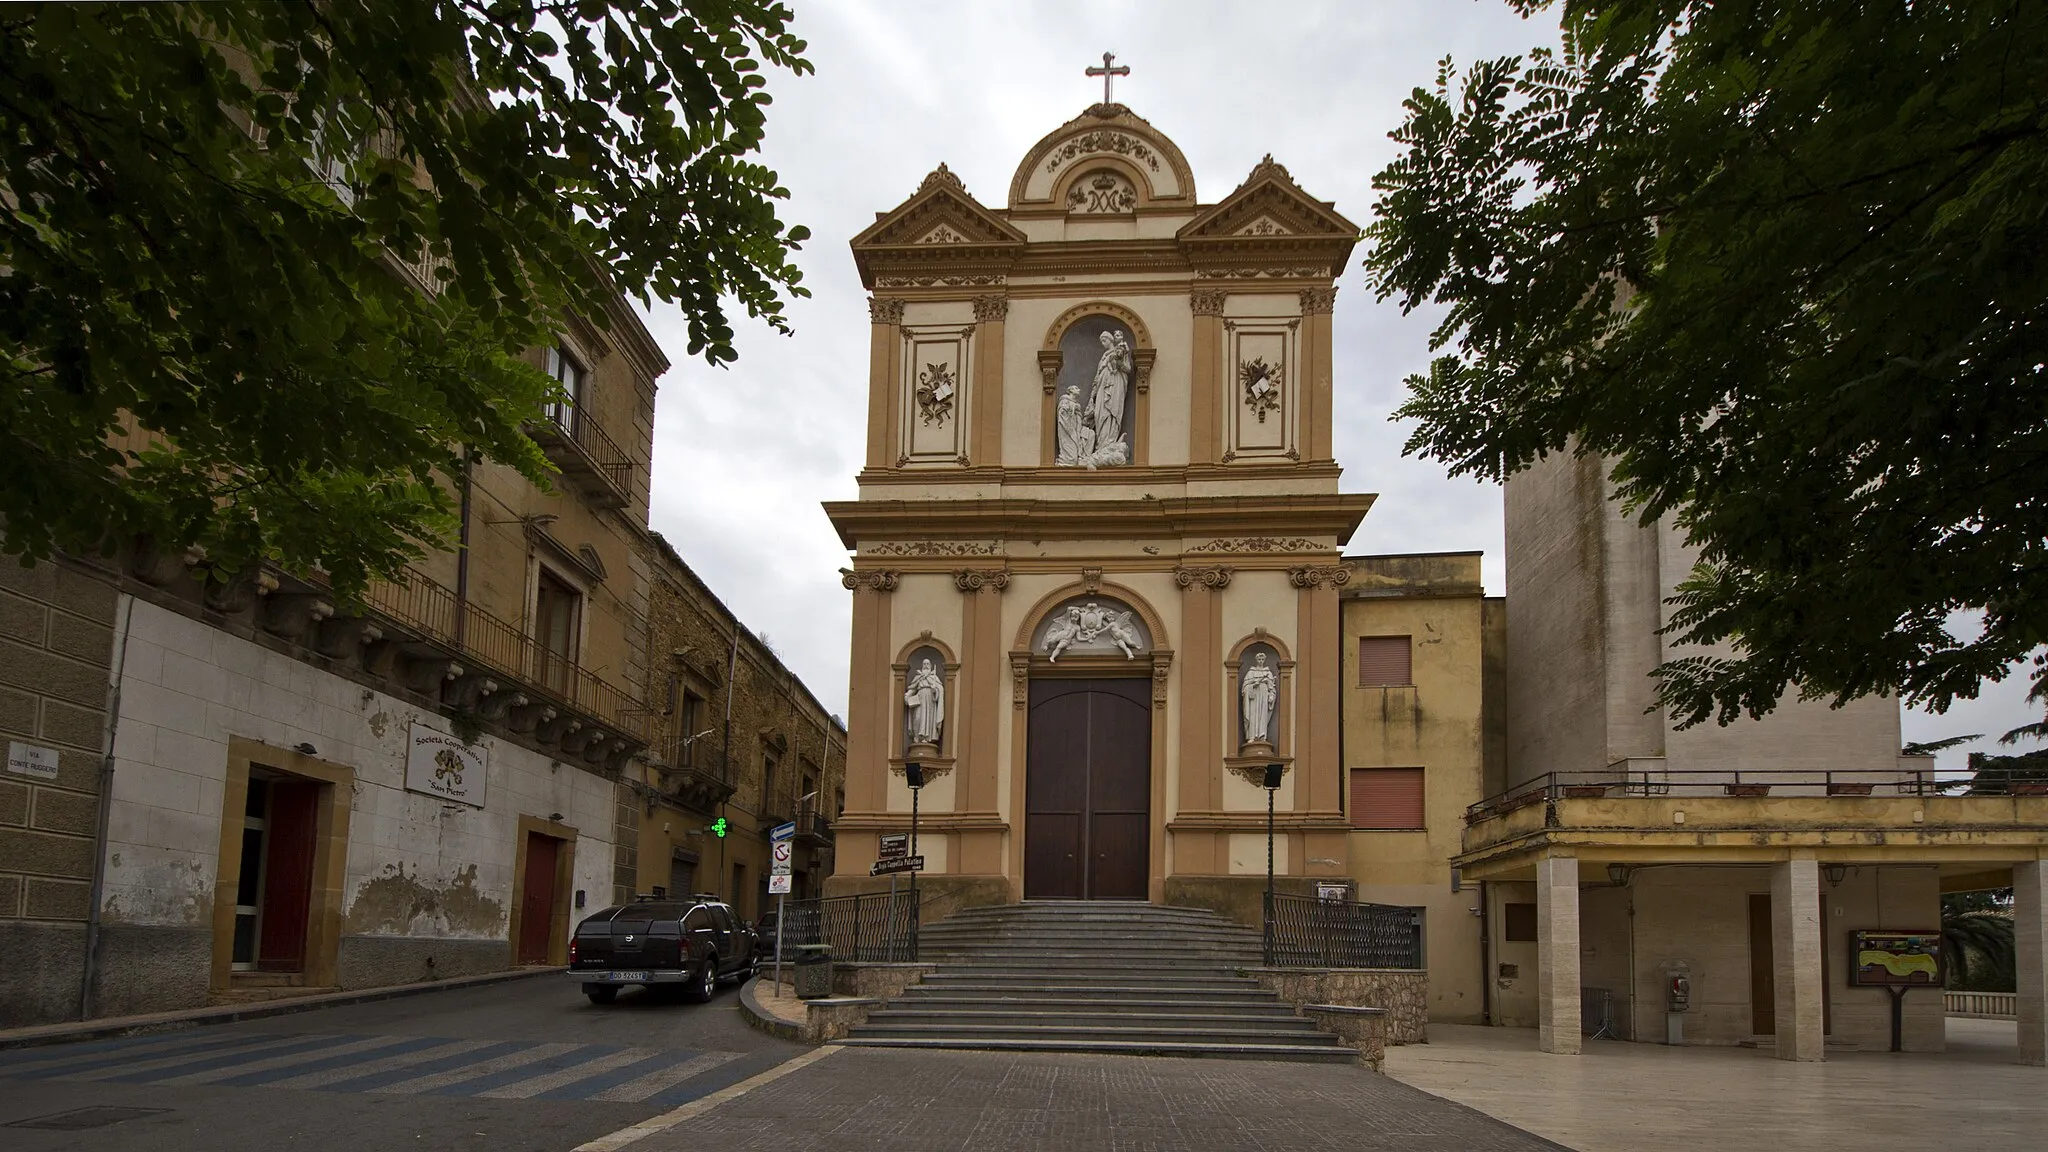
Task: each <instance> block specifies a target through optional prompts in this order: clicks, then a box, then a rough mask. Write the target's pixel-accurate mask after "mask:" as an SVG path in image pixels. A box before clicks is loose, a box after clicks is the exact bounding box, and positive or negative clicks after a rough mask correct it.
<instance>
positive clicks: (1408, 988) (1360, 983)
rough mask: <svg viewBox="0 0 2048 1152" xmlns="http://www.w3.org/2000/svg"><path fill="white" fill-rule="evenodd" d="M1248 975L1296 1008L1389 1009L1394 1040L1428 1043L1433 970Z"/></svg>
mask: <svg viewBox="0 0 2048 1152" xmlns="http://www.w3.org/2000/svg"><path fill="white" fill-rule="evenodd" d="M1244 974H1245V975H1247V976H1250V977H1253V978H1254V979H1256V980H1257V981H1258V982H1259V983H1260V984H1261V985H1263V986H1265V987H1266V988H1268V989H1270V990H1271V991H1273V992H1275V993H1277V994H1279V997H1280V998H1281V999H1282V1000H1285V1001H1287V1002H1288V1003H1290V1004H1293V1005H1295V1006H1296V1007H1306V1006H1308V1005H1310V1004H1338V1005H1343V1006H1344V1007H1347V1008H1384V1009H1386V1010H1387V1014H1386V1015H1385V1016H1384V1017H1382V1019H1383V1020H1385V1021H1386V1042H1387V1043H1389V1044H1424V1043H1427V1042H1428V1041H1429V973H1428V972H1426V971H1423V970H1422V969H1420V968H1247V969H1245V970H1244Z"/></svg>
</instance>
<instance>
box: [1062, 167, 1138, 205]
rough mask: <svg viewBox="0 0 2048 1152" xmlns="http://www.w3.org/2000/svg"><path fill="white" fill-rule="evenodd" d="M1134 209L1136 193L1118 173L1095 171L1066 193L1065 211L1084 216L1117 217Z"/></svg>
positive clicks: (1077, 182) (1076, 182) (1103, 170)
mask: <svg viewBox="0 0 2048 1152" xmlns="http://www.w3.org/2000/svg"><path fill="white" fill-rule="evenodd" d="M1137 207H1138V190H1137V188H1136V187H1135V186H1134V185H1132V183H1131V182H1130V181H1129V180H1127V179H1125V178H1124V177H1123V176H1121V175H1119V174H1118V173H1115V172H1112V171H1110V170H1109V169H1107V168H1101V169H1097V170H1096V171H1094V172H1090V173H1088V174H1087V175H1085V176H1083V177H1081V178H1080V179H1079V180H1076V181H1074V184H1073V186H1072V187H1071V188H1069V189H1067V211H1069V212H1077V213H1081V214H1084V215H1121V214H1123V213H1126V212H1131V211H1135V210H1136V209H1137Z"/></svg>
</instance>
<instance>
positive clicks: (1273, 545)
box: [1188, 536, 1330, 552]
mask: <svg viewBox="0 0 2048 1152" xmlns="http://www.w3.org/2000/svg"><path fill="white" fill-rule="evenodd" d="M1329 549H1330V545H1328V544H1318V543H1316V542H1315V541H1313V540H1308V539H1304V538H1302V537H1300V536H1243V537H1239V538H1237V539H1233V540H1211V541H1209V542H1208V543H1207V544H1197V545H1195V546H1194V547H1193V548H1190V549H1188V551H1190V552H1326V551H1329Z"/></svg>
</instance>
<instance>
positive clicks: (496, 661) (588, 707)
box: [364, 569, 649, 766]
mask: <svg viewBox="0 0 2048 1152" xmlns="http://www.w3.org/2000/svg"><path fill="white" fill-rule="evenodd" d="M364 601H365V603H366V604H367V605H368V606H369V608H370V609H371V610H372V611H373V612H375V613H376V615H377V616H379V617H382V618H383V619H384V620H387V621H389V622H390V623H391V624H392V625H394V626H395V634H387V635H386V636H385V637H384V639H383V640H382V641H380V643H382V644H385V645H388V646H392V647H395V649H396V653H397V655H396V660H395V665H396V670H397V673H398V674H399V675H400V676H402V677H403V678H404V679H405V680H406V682H407V686H408V687H411V688H413V689H414V690H415V691H420V692H426V693H428V694H438V695H439V697H440V699H441V700H442V702H443V703H445V704H448V705H451V706H453V707H455V708H458V709H461V710H463V711H467V712H471V713H473V714H475V715H476V716H478V717H480V718H482V719H484V720H489V721H491V722H493V723H497V724H502V725H503V726H504V727H506V728H507V729H509V730H510V731H511V732H513V733H514V734H516V735H521V736H525V737H528V738H529V739H532V740H535V741H537V742H539V743H542V744H544V745H548V746H550V747H551V748H554V749H557V750H559V751H560V752H561V753H562V754H564V755H566V756H568V757H571V758H579V759H582V760H584V761H586V762H588V763H591V764H606V765H612V766H616V765H617V764H619V763H620V762H622V761H623V760H624V759H625V758H626V757H627V756H630V755H631V754H633V753H634V752H637V751H639V750H640V749H642V748H645V747H647V745H648V743H649V731H648V729H649V723H648V721H649V716H648V711H647V709H646V707H645V706H643V705H642V704H641V703H640V701H639V700H638V699H637V698H635V697H634V696H633V695H632V694H631V693H629V692H627V691H626V690H624V689H622V688H620V687H618V686H617V685H614V684H612V683H611V682H609V681H607V680H605V679H604V678H603V677H601V676H598V675H597V674H595V673H593V672H591V671H590V670H588V669H586V668H584V667H582V666H581V665H579V664H577V663H575V662H574V661H570V660H565V659H563V658H562V657H561V656H559V655H557V654H555V653H553V652H550V651H548V650H547V649H545V648H542V647H541V646H540V645H539V644H537V643H535V642H534V640H533V639H532V638H531V637H529V636H527V635H526V633H525V632H524V631H523V630H521V629H520V628H518V627H516V626H514V625H512V624H509V623H507V622H506V621H504V620H501V619H499V618H498V617H496V616H494V615H492V614H491V613H489V612H486V611H484V610H483V609H481V608H478V607H477V606H476V605H474V604H467V605H464V604H460V603H458V602H457V600H456V598H455V593H453V592H452V591H450V590H448V589H447V588H444V587H442V586H441V585H440V584H437V583H435V582H434V581H433V580H430V579H428V578H427V577H426V576H425V575H422V574H421V573H419V572H416V571H413V570H411V569H407V571H406V574H405V578H404V580H403V581H402V582H397V583H383V582H378V583H373V584H372V585H371V586H370V588H369V590H368V591H367V592H366V593H365V594H364Z"/></svg>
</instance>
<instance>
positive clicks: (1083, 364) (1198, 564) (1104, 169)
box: [826, 103, 1372, 916]
mask: <svg viewBox="0 0 2048 1152" xmlns="http://www.w3.org/2000/svg"><path fill="white" fill-rule="evenodd" d="M1357 236H1358V229H1357V226H1356V225H1354V224H1352V223H1351V222H1350V221H1348V220H1346V219H1345V218H1344V217H1343V216H1341V215H1339V214H1338V213H1337V212H1336V210H1335V209H1334V208H1333V207H1332V206H1331V205H1330V204H1328V203H1326V202H1323V201H1320V200H1317V199H1315V198H1314V197H1313V196H1311V195H1310V194H1309V193H1307V192H1305V191H1304V190H1302V189H1301V188H1300V187H1299V186H1297V185H1296V184H1295V183H1294V181H1293V179H1292V178H1291V177H1290V176H1289V175H1288V173H1287V170H1286V169H1285V168H1283V167H1281V166H1280V165H1279V164H1277V163H1274V162H1273V161H1272V160H1271V158H1268V159H1266V160H1264V161H1262V162H1260V163H1259V164H1257V165H1256V166H1254V167H1253V168H1252V169H1251V171H1250V173H1249V174H1248V175H1247V177H1246V179H1245V181H1244V182H1243V183H1242V184H1241V185H1240V186H1238V187H1237V188H1236V189H1234V190H1232V191H1230V192H1229V193H1228V194H1226V195H1225V196H1223V197H1221V198H1220V199H1219V200H1217V201H1215V202H1213V203H1207V204H1205V203H1202V202H1201V201H1200V200H1199V199H1198V197H1197V194H1196V190H1195V187H1194V181H1193V175H1192V172H1191V171H1190V169H1189V166H1188V163H1187V160H1186V159H1185V157H1183V156H1182V154H1181V152H1180V149H1179V148H1177V147H1176V146H1175V145H1174V143H1173V142H1172V141H1171V140H1170V139H1168V138H1167V137H1166V136H1165V135H1164V134H1162V133H1160V132H1159V131H1158V130H1157V129H1155V128H1154V127H1153V126H1152V125H1151V124H1149V123H1147V122H1146V121H1145V120H1143V119H1141V118H1139V117H1137V116H1135V115H1133V114H1132V113H1131V112H1130V111H1129V109H1127V108H1125V107H1123V106H1122V105H1119V104H1110V103H1104V104H1100V105H1096V106H1094V107H1092V108H1090V109H1088V110H1087V111H1086V112H1084V113H1083V114H1082V115H1080V116H1078V117H1076V118H1075V119H1074V120H1072V121H1069V122H1068V123H1066V124H1064V125H1062V126H1060V127H1059V128H1057V129H1055V130H1054V131H1053V132H1052V133H1050V134H1049V135H1047V136H1046V137H1045V138H1044V139H1042V140H1040V141H1039V142H1038V143H1037V144H1035V145H1034V146H1033V147H1032V148H1031V149H1030V150H1029V151H1028V152H1027V153H1026V155H1025V156H1024V157H1023V159H1022V162H1021V163H1020V164H1019V165H1018V167H1017V169H1016V174H1015V176H1014V178H1013V179H1012V181H1011V183H1010V187H1009V189H1008V193H1007V197H1006V200H1005V201H1004V203H1003V204H1002V205H1001V206H990V205H988V204H985V203H983V202H982V201H981V200H979V199H977V198H976V197H974V196H973V195H972V194H970V193H969V191H968V190H967V188H966V187H964V186H963V184H962V183H961V181H960V180H959V178H958V177H956V176H955V175H953V174H952V173H951V172H950V171H948V170H947V169H946V168H945V167H944V166H943V165H941V166H940V167H938V168H937V169H936V170H934V171H933V172H932V173H931V175H929V176H928V177H926V178H925V180H924V182H923V184H922V185H921V186H920V187H919V188H918V189H917V190H916V192H915V193H914V194H913V195H912V196H911V197H910V198H909V199H908V200H906V201H905V202H904V203H903V204H901V205H899V206H897V207H896V208H894V209H891V210H890V211H888V212H886V213H883V214H882V215H881V217H880V218H879V219H878V220H877V221H876V222H875V224H874V225H873V226H872V227H870V228H868V229H867V230H866V231H864V232H863V233H861V235H860V236H858V237H857V238H855V240H854V241H853V252H854V259H855V262H856V264H857V265H858V266H859V269H860V274H861V277H862V280H863V282H864V283H865V284H866V285H867V286H868V287H869V288H870V289H871V290H872V291H873V292H874V298H873V300H872V302H871V305H870V315H871V318H872V320H873V328H872V338H871V341H870V345H869V376H868V379H869V404H868V424H867V430H866V432H867V436H866V439H867V452H866V464H865V467H864V468H863V469H862V471H861V472H860V475H859V477H858V479H859V484H860V498H859V499H858V500H855V501H848V502H842V503H833V504H828V505H827V506H826V510H827V513H828V514H829V515H830V516H831V518H832V521H833V523H834V525H835V526H836V527H837V528H838V531H839V534H840V537H841V539H842V540H843V541H844V543H845V544H846V545H847V547H848V548H849V549H851V550H852V551H853V553H854V555H853V562H852V566H851V568H850V569H849V570H848V571H847V573H846V576H845V584H846V586H847V587H848V588H849V589H851V590H852V592H853V596H854V604H853V639H852V667H851V679H852V684H853V693H852V697H851V700H850V702H849V713H848V750H847V767H846V780H847V803H846V809H847V810H846V813H845V815H844V816H843V818H842V819H841V821H840V823H839V826H838V833H839V846H840V848H841V852H840V855H839V863H838V870H837V872H836V873H835V875H834V876H833V878H832V880H831V882H830V885H829V887H830V888H831V890H833V891H835V892H846V891H858V890H866V889H867V888H869V887H871V886H873V885H876V884H885V883H886V881H873V880H870V879H869V878H868V876H867V869H868V865H869V863H870V862H871V861H872V860H873V859H874V857H875V851H876V849H877V846H878V845H877V838H878V837H879V836H880V835H882V834H884V833H889V832H896V831H903V830H907V829H908V828H909V824H910V814H911V806H912V803H911V802H912V795H911V791H910V789H909V787H908V786H907V776H906V771H905V765H906V764H907V763H912V762H915V763H918V764H920V765H921V766H922V769H923V773H924V776H925V779H926V781H927V783H926V785H925V787H924V788H923V790H922V795H921V797H920V798H919V799H920V810H921V830H920V839H919V849H920V851H921V854H922V855H923V856H924V857H925V859H926V861H927V865H926V871H925V873H924V878H923V883H924V885H925V889H924V890H925V892H926V893H927V894H928V895H929V896H931V897H932V907H931V908H930V909H928V911H927V915H928V916H931V915H938V914H941V913H942V912H943V911H944V909H945V908H946V907H948V906H958V905H960V904H963V903H1002V902H1010V901H1016V900H1019V899H1040V898H1045V899H1053V898H1098V899H1100V898H1126V899H1136V900H1149V901H1152V902H1166V903H1176V904H1187V903H1203V904H1210V905H1212V906H1219V907H1225V906H1227V907H1231V908H1233V909H1235V910H1237V911H1238V912H1240V913H1241V914H1242V913H1244V912H1247V911H1250V912H1251V913H1252V914H1254V915H1255V914H1256V908H1257V901H1258V893H1259V892H1260V891H1261V890H1262V889H1263V887H1264V883H1265V871H1266V808H1267V793H1266V790H1265V788H1264V787H1263V786H1262V779H1263V776H1264V769H1265V766H1266V765H1267V764H1270V763H1279V764H1283V765H1284V766H1285V771H1284V776H1283V778H1282V780H1281V781H1280V787H1279V789H1278V792H1277V796H1276V797H1275V801H1276V803H1277V808H1278V827H1279V830H1280V836H1279V841H1278V844H1277V850H1276V856H1277V860H1276V863H1277V870H1278V872H1279V873H1280V874H1281V876H1282V883H1283V886H1284V887H1286V888H1288V889H1290V890H1293V891H1302V890H1313V886H1314V883H1315V882H1316V880H1317V879H1319V878H1320V879H1326V880H1338V879H1341V878H1343V877H1346V876H1348V875H1349V874H1350V870H1349V865H1348V861H1347V854H1348V851H1349V845H1350V843H1351V838H1352V833H1351V831H1350V828H1349V825H1348V823H1347V821H1346V818H1345V814H1344V799H1343V790H1344V771H1343V764H1342V762H1341V760H1340V758H1339V748H1338V727H1339V726H1338V694H1337V687H1338V678H1339V675H1340V672H1341V665H1342V657H1341V653H1340V652H1339V651H1338V639H1339V627H1338V592H1339V589H1341V588H1342V587H1343V586H1344V583H1345V581H1346V580H1347V579H1348V576H1349V570H1348V569H1347V568H1345V567H1344V566H1343V565H1342V564H1340V563H1339V562H1338V553H1339V549H1340V548H1341V547H1342V545H1343V544H1344V542H1345V541H1346V540H1348V539H1349V538H1350V536H1351V533H1352V531H1353V529H1354V528H1355V527H1356V526H1357V524H1358V523H1359V521H1360V519H1361V518H1362V517H1363V516H1364V514H1365V512H1366V509H1367V508H1368V507H1369V506H1370V504H1371V502H1372V497H1370V496H1366V495H1357V494H1348V493H1341V492H1339V491H1338V486H1337V480H1338V475H1339V468H1338V465H1337V463H1336V461H1335V460H1334V459H1333V458H1332V455H1331V447H1330V435H1331V433H1330V429H1331V394H1332V391H1331V390H1332V386H1333V381H1332V379H1331V359H1330V347H1331V345H1330V339H1331V324H1332V311H1333V306H1334V302H1335V296H1336V292H1335V289H1334V287H1333V282H1334V279H1335V277H1336V276H1337V274H1338V273H1339V272H1340V271H1341V270H1342V269H1343V267H1344V265H1345V262H1346V261H1347V260H1348V258H1349V255H1350V252H1351V248H1352V246H1353V244H1354V242H1355V241H1356V239H1357Z"/></svg>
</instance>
